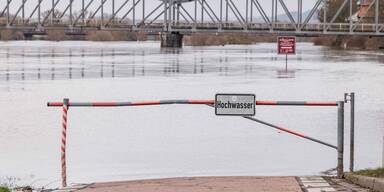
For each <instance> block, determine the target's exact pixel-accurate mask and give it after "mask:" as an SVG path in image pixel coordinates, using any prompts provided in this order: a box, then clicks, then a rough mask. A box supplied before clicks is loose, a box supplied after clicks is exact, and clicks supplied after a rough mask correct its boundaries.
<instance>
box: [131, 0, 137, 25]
mask: <svg viewBox="0 0 384 192" xmlns="http://www.w3.org/2000/svg"><path fill="white" fill-rule="evenodd" d="M132 3H133V10H132V25H133V26H135V24H136V23H135V19H136V18H135V15H136V13H135V8H136V2H135V0H133V1H132Z"/></svg>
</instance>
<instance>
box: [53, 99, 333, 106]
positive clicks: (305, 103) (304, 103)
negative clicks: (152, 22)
mask: <svg viewBox="0 0 384 192" xmlns="http://www.w3.org/2000/svg"><path fill="white" fill-rule="evenodd" d="M63 104H64V103H63V102H48V103H47V105H48V107H61V106H63ZM171 104H191V105H214V104H215V100H159V101H140V102H71V103H69V104H68V106H71V107H124V106H145V105H171ZM256 105H276V106H315V107H316V106H317V107H329V106H338V103H337V102H317V101H256Z"/></svg>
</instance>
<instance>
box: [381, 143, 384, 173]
mask: <svg viewBox="0 0 384 192" xmlns="http://www.w3.org/2000/svg"><path fill="white" fill-rule="evenodd" d="M381 167H384V137H383V157H382V165H381Z"/></svg>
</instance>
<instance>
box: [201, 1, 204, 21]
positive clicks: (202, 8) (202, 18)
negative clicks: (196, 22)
mask: <svg viewBox="0 0 384 192" xmlns="http://www.w3.org/2000/svg"><path fill="white" fill-rule="evenodd" d="M201 1H202V3H201V23H204V0H201Z"/></svg>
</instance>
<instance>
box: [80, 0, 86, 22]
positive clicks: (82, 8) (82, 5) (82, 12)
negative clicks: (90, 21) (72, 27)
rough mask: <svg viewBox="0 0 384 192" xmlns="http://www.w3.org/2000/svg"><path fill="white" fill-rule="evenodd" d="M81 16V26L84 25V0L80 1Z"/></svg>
mask: <svg viewBox="0 0 384 192" xmlns="http://www.w3.org/2000/svg"><path fill="white" fill-rule="evenodd" d="M81 14H82V18H83V24H85V13H84V0H82V4H81Z"/></svg>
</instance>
